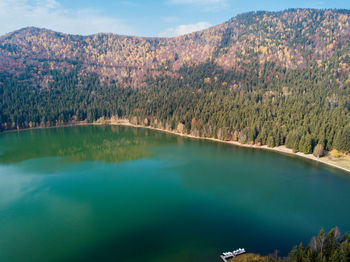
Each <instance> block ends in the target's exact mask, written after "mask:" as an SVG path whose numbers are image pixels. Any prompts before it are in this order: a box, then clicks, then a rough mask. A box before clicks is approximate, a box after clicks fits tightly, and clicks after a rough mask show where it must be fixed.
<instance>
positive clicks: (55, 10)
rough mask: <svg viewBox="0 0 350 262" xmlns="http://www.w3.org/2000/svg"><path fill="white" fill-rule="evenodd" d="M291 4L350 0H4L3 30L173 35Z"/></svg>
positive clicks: (333, 4)
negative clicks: (26, 29) (242, 14)
mask: <svg viewBox="0 0 350 262" xmlns="http://www.w3.org/2000/svg"><path fill="white" fill-rule="evenodd" d="M288 8H321V9H324V8H340V9H350V0H323V1H322V0H320V1H318V0H270V1H268V0H265V1H264V0H244V1H242V0H0V35H3V34H6V33H8V32H12V31H15V30H18V29H20V28H23V27H27V26H35V27H40V28H47V29H51V30H54V31H58V32H63V33H70V34H80V35H90V34H95V33H99V32H103V33H116V34H122V35H137V36H150V37H151V36H162V37H173V36H178V35H183V34H186V33H190V32H194V31H199V30H202V29H205V28H208V27H210V26H214V25H217V24H220V23H223V22H225V21H227V20H228V19H230V18H232V17H234V16H235V15H237V14H240V13H244V12H249V11H257V10H267V11H280V10H284V9H288Z"/></svg>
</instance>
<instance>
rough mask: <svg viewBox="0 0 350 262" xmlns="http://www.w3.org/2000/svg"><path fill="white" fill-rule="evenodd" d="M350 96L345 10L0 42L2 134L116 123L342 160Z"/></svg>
mask: <svg viewBox="0 0 350 262" xmlns="http://www.w3.org/2000/svg"><path fill="white" fill-rule="evenodd" d="M38 30H39V33H38ZM349 93H350V11H348V10H341V11H334V10H317V9H295V10H294V9H293V10H289V11H281V12H253V13H246V14H242V15H238V16H236V17H235V18H233V19H231V20H229V21H228V22H226V23H223V24H220V25H217V26H215V27H212V28H208V29H206V30H203V31H199V32H195V33H191V34H189V35H184V36H180V37H176V38H169V39H167V38H159V39H157V38H153V39H149V38H148V39H145V38H140V37H132V36H130V37H123V36H117V35H113V34H97V35H93V36H85V37H83V36H76V35H67V34H62V33H56V32H53V31H48V30H41V31H40V29H33V28H31V29H25V30H22V31H20V32H18V33H14V34H12V35H10V36H8V37H5V38H2V39H1V40H0V99H1V98H2V99H1V100H0V129H3V130H9V129H15V128H18V129H21V128H27V127H39V126H40V127H45V126H57V125H62V124H65V123H70V122H71V121H77V120H80V121H85V120H86V121H88V122H93V121H96V120H97V119H99V118H101V117H102V118H103V117H107V118H111V117H121V118H128V119H129V120H130V122H132V123H135V124H145V125H152V126H154V127H158V128H161V129H167V130H179V132H180V133H184V134H192V135H194V136H199V137H212V138H218V139H221V140H229V141H241V142H242V143H250V144H260V145H266V144H267V145H269V146H278V145H286V146H287V147H288V148H293V150H294V151H301V152H304V153H307V154H309V153H312V152H313V150H314V148H315V149H316V148H318V149H319V148H321V147H322V148H324V149H326V150H332V149H334V148H335V149H338V150H340V151H344V152H350V143H348V142H349V141H350V96H349ZM316 145H317V147H316Z"/></svg>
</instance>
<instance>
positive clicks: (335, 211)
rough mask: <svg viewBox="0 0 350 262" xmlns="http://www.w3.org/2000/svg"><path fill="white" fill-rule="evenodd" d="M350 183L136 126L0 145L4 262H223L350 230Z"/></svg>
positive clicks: (61, 132)
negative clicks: (224, 256) (230, 255)
mask: <svg viewBox="0 0 350 262" xmlns="http://www.w3.org/2000/svg"><path fill="white" fill-rule="evenodd" d="M349 199H350V176H349V175H347V174H345V173H343V172H340V171H337V170H335V169H332V168H328V167H326V166H323V165H321V164H318V163H314V162H311V161H309V160H303V159H300V158H296V157H290V156H284V155H281V154H277V153H273V152H265V151H259V150H251V149H244V148H237V147H233V146H230V145H225V144H219V143H215V142H208V141H198V140H191V139H186V138H182V137H177V136H172V135H169V134H165V133H161V132H157V131H151V130H143V129H136V128H128V127H94V126H89V127H72V128H61V129H47V130H31V131H23V132H20V133H6V134H1V135H0V261H2V262H7V261H8V262H17V261H18V262H22V261H35V262H41V261H45V262H46V261H53V262H54V261H118V262H124V261H125V262H131V261H135V262H136V261H147V262H148V261H150V262H151V261H152V262H158V261H159V262H160V261H162V262H175V261H176V262H178V261H181V262H187V261H188V262H190V261H191V262H192V261H201V262H212V261H213V262H215V261H220V259H219V257H218V255H219V254H220V253H221V252H223V251H229V250H232V249H236V248H239V247H244V248H246V249H247V250H248V251H250V252H259V253H262V254H268V253H272V252H274V250H275V249H278V250H279V251H280V254H286V253H287V252H288V251H289V250H290V249H291V248H292V247H293V246H294V245H295V244H297V243H299V241H303V242H304V243H305V242H306V243H307V242H308V241H309V240H310V238H311V236H312V235H314V234H317V233H318V231H319V230H320V228H322V227H324V228H325V229H326V230H329V229H330V228H331V227H334V226H339V228H340V229H341V230H342V231H350V209H349V207H348V200H349Z"/></svg>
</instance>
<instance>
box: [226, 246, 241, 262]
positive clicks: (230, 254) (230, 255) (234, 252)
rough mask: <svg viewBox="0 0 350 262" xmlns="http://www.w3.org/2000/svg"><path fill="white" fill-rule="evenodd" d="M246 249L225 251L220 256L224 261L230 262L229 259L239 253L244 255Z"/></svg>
mask: <svg viewBox="0 0 350 262" xmlns="http://www.w3.org/2000/svg"><path fill="white" fill-rule="evenodd" d="M245 252H246V251H245V249H244V248H239V249H237V250H235V251H232V252H224V253H222V255H221V256H220V258H221V259H222V260H223V261H224V262H228V259H231V258H235V257H237V256H239V255H242V254H244V253H245Z"/></svg>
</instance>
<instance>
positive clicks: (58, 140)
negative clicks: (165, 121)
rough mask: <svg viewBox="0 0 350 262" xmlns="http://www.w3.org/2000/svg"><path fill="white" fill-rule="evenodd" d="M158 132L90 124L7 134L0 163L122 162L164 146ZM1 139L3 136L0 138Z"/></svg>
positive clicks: (167, 140) (4, 136)
mask: <svg viewBox="0 0 350 262" xmlns="http://www.w3.org/2000/svg"><path fill="white" fill-rule="evenodd" d="M165 136H166V135H164V134H160V133H159V132H153V133H152V134H150V130H143V129H136V128H126V127H119V126H112V127H105V126H90V127H74V128H57V129H49V130H30V131H23V132H19V133H8V134H4V135H3V137H2V138H3V139H2V140H1V139H0V145H1V148H2V150H1V151H2V154H1V155H0V163H3V164H9V163H17V162H21V161H25V160H29V159H33V158H44V157H45V158H48V157H64V158H65V159H66V160H69V161H74V162H79V161H103V162H122V161H130V160H135V159H140V158H145V157H150V156H151V152H150V151H149V150H148V149H147V147H149V146H157V145H160V144H162V145H164V143H169V142H171V141H176V139H175V138H172V139H166V140H164V137H165ZM4 138H5V139H4Z"/></svg>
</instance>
